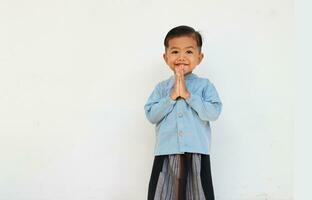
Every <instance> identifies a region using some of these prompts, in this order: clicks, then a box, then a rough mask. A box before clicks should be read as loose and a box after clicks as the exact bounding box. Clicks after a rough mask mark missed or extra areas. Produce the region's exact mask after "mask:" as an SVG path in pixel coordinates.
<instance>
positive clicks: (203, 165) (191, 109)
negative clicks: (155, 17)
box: [144, 26, 222, 200]
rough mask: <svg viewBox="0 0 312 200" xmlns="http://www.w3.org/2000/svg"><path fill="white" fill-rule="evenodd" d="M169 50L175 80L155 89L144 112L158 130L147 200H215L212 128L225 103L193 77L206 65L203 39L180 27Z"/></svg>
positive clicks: (169, 40) (205, 82) (173, 33)
mask: <svg viewBox="0 0 312 200" xmlns="http://www.w3.org/2000/svg"><path fill="white" fill-rule="evenodd" d="M164 45H165V53H164V55H163V57H164V60H165V62H166V64H167V65H168V66H169V68H170V69H171V70H172V71H173V72H174V76H172V77H170V78H169V79H167V80H165V81H162V82H160V83H159V84H158V85H157V86H156V88H155V89H154V91H153V92H152V94H151V95H150V97H149V99H148V101H147V103H146V105H145V107H144V109H145V114H146V117H147V119H148V120H149V121H150V122H151V123H153V124H156V144H155V158H154V163H153V169H152V174H151V179H150V183H149V189H148V199H149V200H152V199H153V200H154V199H166V200H167V199H170V200H171V199H173V200H185V199H195V200H202V199H207V200H213V199H214V193H213V186H212V178H211V172H210V157H209V153H210V141H211V129H210V124H209V122H210V121H214V120H216V119H217V118H218V117H219V115H220V112H221V108H222V103H221V101H220V98H219V95H218V93H217V91H216V89H215V87H214V85H213V84H212V83H211V82H210V81H209V80H208V79H205V78H200V77H198V76H197V75H195V74H193V73H192V72H193V70H194V69H195V68H196V66H198V65H199V64H200V62H201V61H202V59H203V53H202V52H201V47H202V37H201V35H200V34H199V33H198V32H197V31H195V30H194V29H193V28H191V27H188V26H178V27H175V28H173V29H171V30H170V31H169V32H168V34H167V35H166V37H165V40H164Z"/></svg>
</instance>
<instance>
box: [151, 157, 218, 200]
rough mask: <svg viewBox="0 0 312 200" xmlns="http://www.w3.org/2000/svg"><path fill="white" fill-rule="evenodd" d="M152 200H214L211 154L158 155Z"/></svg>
mask: <svg viewBox="0 0 312 200" xmlns="http://www.w3.org/2000/svg"><path fill="white" fill-rule="evenodd" d="M148 200H214V193H213V186H212V178H211V169H210V157H209V155H203V154H197V153H185V154H173V155H164V156H155V159H154V164H153V170H152V174H151V179H150V183H149V191H148Z"/></svg>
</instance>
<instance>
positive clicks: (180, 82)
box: [170, 66, 190, 100]
mask: <svg viewBox="0 0 312 200" xmlns="http://www.w3.org/2000/svg"><path fill="white" fill-rule="evenodd" d="M170 97H171V99H173V100H176V99H177V98H179V97H181V98H183V99H188V98H189V97H190V93H189V92H188V90H187V88H186V85H185V80H184V72H183V68H182V67H181V66H178V67H176V68H175V84H174V86H173V89H172V91H171V95H170Z"/></svg>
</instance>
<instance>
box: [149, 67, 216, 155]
mask: <svg viewBox="0 0 312 200" xmlns="http://www.w3.org/2000/svg"><path fill="white" fill-rule="evenodd" d="M174 83H175V76H171V77H170V78H169V79H167V80H165V81H162V82H160V83H158V84H157V86H156V87H155V89H154V91H153V92H152V94H151V95H150V97H149V98H148V100H147V103H146V104H145V106H144V110H145V114H146V117H147V119H148V120H149V121H150V122H151V123H152V124H156V128H155V129H156V144H155V151H154V154H155V155H169V154H183V153H184V152H191V153H201V154H206V155H208V154H209V153H210V142H211V129H210V123H209V122H210V121H214V120H216V119H217V118H218V117H219V115H220V112H221V108H222V103H221V101H220V98H219V95H218V93H217V90H216V88H215V87H214V85H213V84H212V83H211V82H210V81H209V80H208V79H206V78H200V77H198V76H197V75H195V74H193V73H190V74H188V75H186V76H185V84H186V87H187V89H188V91H189V93H190V97H189V98H188V99H186V100H185V99H183V98H178V99H177V100H172V99H171V97H170V94H171V89H172V88H173V86H174Z"/></svg>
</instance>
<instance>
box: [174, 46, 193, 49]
mask: <svg viewBox="0 0 312 200" xmlns="http://www.w3.org/2000/svg"><path fill="white" fill-rule="evenodd" d="M190 48H192V49H194V47H193V46H188V47H185V49H190ZM170 49H179V48H178V47H171V48H170Z"/></svg>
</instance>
